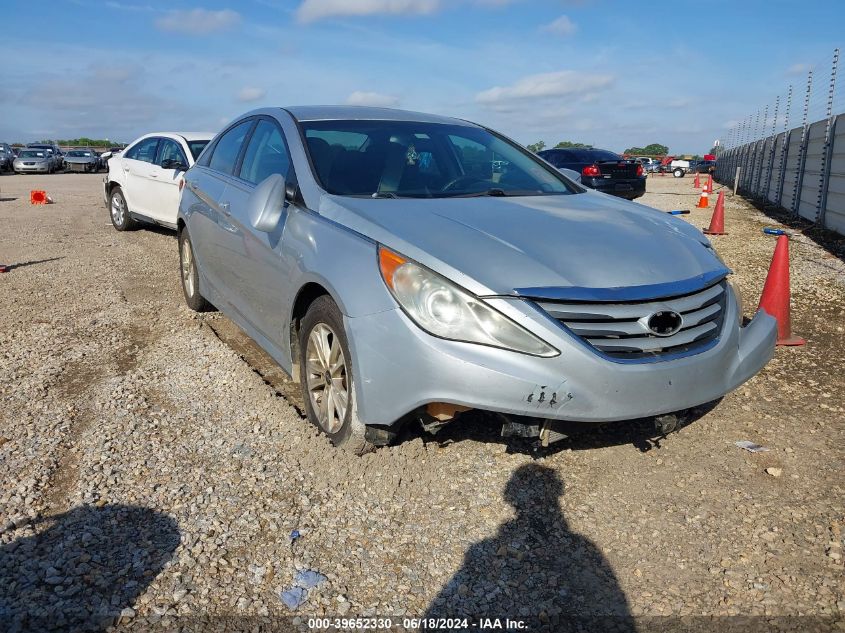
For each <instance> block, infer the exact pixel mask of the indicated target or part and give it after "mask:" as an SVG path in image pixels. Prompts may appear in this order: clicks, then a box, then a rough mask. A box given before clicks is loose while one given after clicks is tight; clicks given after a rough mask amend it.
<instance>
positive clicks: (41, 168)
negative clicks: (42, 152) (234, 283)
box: [15, 165, 50, 174]
mask: <svg viewBox="0 0 845 633" xmlns="http://www.w3.org/2000/svg"><path fill="white" fill-rule="evenodd" d="M15 171H18V172H21V173H23V172H26V173H34V174H46V173H48V172H49V171H50V167H49V166H48V165H15Z"/></svg>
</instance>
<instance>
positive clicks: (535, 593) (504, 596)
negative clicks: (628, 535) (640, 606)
mask: <svg viewBox="0 0 845 633" xmlns="http://www.w3.org/2000/svg"><path fill="white" fill-rule="evenodd" d="M563 488H564V487H563V482H562V481H561V479H560V477H559V476H558V474H557V473H556V472H555V471H554V470H552V469H551V468H548V467H546V466H542V465H540V464H536V463H534V464H526V465H523V466H520V467H519V468H518V469H517V470H516V471H514V473H513V475H512V476H511V478H510V479H509V480H508V483H507V484H506V486H505V490H504V498H505V500H506V501H507V502H508V503H509V504H510V505H512V506H513V507H514V509H515V510H516V516H515V517H514V518H513V519H511V520H509V521H507V522H505V523H504V524H503V525H502V526H501V527H500V528H499V530H498V532H497V533H496V535H495V536H493V537H492V538H487V539H484V540H482V541H479V542H478V543H475V544H474V545H472V546H471V547H470V548H469V550H467V552H466V554H465V556H464V562H463V566H462V567H461V569H460V570H459V571H458V572H457V573H456V574H455V575H454V576H452V578H451V579H450V580H449V581H448V582H447V583H446V584H445V585H444V586H443V588H442V589H441V590H440V593H439V594H438V595H437V596H436V597H435V598H434V599H433V600H432V602H431V604H430V605H429V607H428V610H427V611H426V614H425V616H424V618H426V619H427V620H428V619H431V618H434V619H439V618H459V619H460V618H468V619H469V624H468V626H467V627H466V629H465V630H478V626H479V624H478V623H479V622H480V621H482V619H485V618H486V619H490V620H495V619H499V620H500V622H501V625H502V626H501V629H502V630H509V627H508V626H506V619H509V620H510V621H512V622H513V621H522V622H524V623H525V625H526V626H525V627H524V629H523V630H530V631H582V630H583V631H619V632H625V633H628V632H634V631H636V626H635V623H634V619H633V616H632V615H631V612H630V609H629V606H628V600H627V599H626V597H625V594H624V592H623V591H622V589H621V588H620V586H619V583H618V581H617V579H616V576H615V575H614V573H613V570H612V569H611V568H610V565H609V564H608V562H607V560H605V558H604V556H603V555H602V553H601V551H600V550H599V548H598V547H597V546H596V545H595V544H594V543H592V542H591V541H590V540H589V539H588V538H586V537H584V536H582V535H580V534H577V533H575V532H572V531H571V530H570V528H569V526H568V525H567V522H566V519H565V518H564V516H563V512H562V511H561V508H560V505H559V499H560V497H561V496H562V495H563ZM473 623H475V625H473ZM428 626H429V627H431V628H430V629H427V630H437V629H436V623H433V622H431V621H430V620H429V624H428ZM485 628H491V627H485ZM512 628H513V629H516V628H518V627H516V626H515V627H512ZM461 630H464V629H461Z"/></svg>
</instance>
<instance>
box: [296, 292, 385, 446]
mask: <svg viewBox="0 0 845 633" xmlns="http://www.w3.org/2000/svg"><path fill="white" fill-rule="evenodd" d="M299 355H300V357H299V363H300V365H299V366H300V376H301V379H300V380H301V384H302V396H303V400H304V401H305V410H306V413H307V414H308V419H309V420H310V421H311V423H312V424H314V425H315V426H316V427H317V428H319V429H320V430H321V431H322V432H323V433H325V434H326V435H327V436H328V437H329V439H330V440H331V442H332V443H333V444H334V445H335V446H340V447H343V448H344V449H345V450H349V451H351V452H353V453H356V454H358V455H362V454H363V453H366V452H369V451H371V450H372V449H373V448H374V447H373V445H372V444H370V443H369V442H367V440H366V439H365V430H366V429H365V427H364V424H363V423H362V422H361V421H360V420H359V419H358V415H357V407H356V406H355V404H356V403H355V393H354V389H353V375H352V362H351V361H352V356H351V354H350V352H349V344H348V342H347V339H346V331H345V330H344V328H343V315H342V314H341V312H340V309H339V308H338V307H337V304H336V303H335V302H334V301H333V300H332V299H331V297H329V296H328V295H323V296H322V297H319V298H317V299H316V300H315V301H314V302H313V303H312V304H311V305H310V306H309V308H308V311H307V312H306V313H305V317H303V319H302V324H301V327H300V330H299Z"/></svg>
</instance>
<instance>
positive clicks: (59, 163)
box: [27, 143, 64, 173]
mask: <svg viewBox="0 0 845 633" xmlns="http://www.w3.org/2000/svg"><path fill="white" fill-rule="evenodd" d="M27 148H29V149H41V150H44V151H46V152H47V153H48V154H49V155H50V164H51V166H52V169H51V170H50V173H52V172H54V171H59V170H61V169H62V168H63V167H64V154H62V150H61V149H59V146H58V145H56V144H55V143H28V144H27Z"/></svg>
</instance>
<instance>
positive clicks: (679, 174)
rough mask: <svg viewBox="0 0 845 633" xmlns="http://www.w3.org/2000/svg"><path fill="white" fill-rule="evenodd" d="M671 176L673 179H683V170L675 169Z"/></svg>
mask: <svg viewBox="0 0 845 633" xmlns="http://www.w3.org/2000/svg"><path fill="white" fill-rule="evenodd" d="M672 175H673V176H674V177H675V178H683V177H684V170H683V169H681V168H680V167H678V168H677V169H675V170H674V171H673V172H672Z"/></svg>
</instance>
